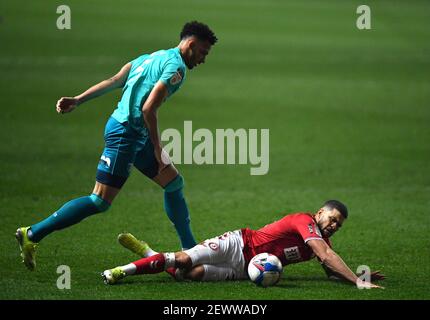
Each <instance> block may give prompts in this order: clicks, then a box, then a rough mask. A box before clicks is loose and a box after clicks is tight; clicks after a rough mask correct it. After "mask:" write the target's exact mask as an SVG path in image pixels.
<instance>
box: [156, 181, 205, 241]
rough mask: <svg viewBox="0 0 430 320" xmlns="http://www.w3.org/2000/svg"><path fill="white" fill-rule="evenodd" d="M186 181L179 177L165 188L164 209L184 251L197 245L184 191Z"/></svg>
mask: <svg viewBox="0 0 430 320" xmlns="http://www.w3.org/2000/svg"><path fill="white" fill-rule="evenodd" d="M183 187H184V179H183V178H182V176H181V175H178V176H177V177H176V178H175V179H173V180H172V181H171V182H170V183H169V184H168V185H167V186H166V187H165V188H164V209H165V210H166V213H167V216H168V217H169V219H170V221H172V223H173V225H174V227H175V229H176V233H177V234H178V236H179V239H180V240H181V245H182V248H183V249H189V248H192V247H194V246H195V245H196V244H197V243H196V240H195V239H194V236H193V233H192V232H191V228H190V214H189V212H188V207H187V204H186V202H185V198H184V195H183V193H182V189H183Z"/></svg>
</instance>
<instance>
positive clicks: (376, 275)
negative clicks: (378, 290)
mask: <svg viewBox="0 0 430 320" xmlns="http://www.w3.org/2000/svg"><path fill="white" fill-rule="evenodd" d="M370 277H371V278H370V279H371V281H378V280H384V279H385V278H386V277H385V275H384V274H382V273H381V271H379V270H377V271H374V272H372V273H371V274H370Z"/></svg>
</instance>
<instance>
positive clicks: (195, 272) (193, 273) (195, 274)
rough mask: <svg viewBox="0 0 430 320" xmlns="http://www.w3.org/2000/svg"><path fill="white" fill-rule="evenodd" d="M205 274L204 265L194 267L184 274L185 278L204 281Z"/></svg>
mask: <svg viewBox="0 0 430 320" xmlns="http://www.w3.org/2000/svg"><path fill="white" fill-rule="evenodd" d="M204 275H205V268H204V267H203V266H202V265H199V266H196V267H194V268H192V269H191V270H190V271H188V272H186V273H185V274H184V278H185V279H188V280H192V281H202V280H203V276H204Z"/></svg>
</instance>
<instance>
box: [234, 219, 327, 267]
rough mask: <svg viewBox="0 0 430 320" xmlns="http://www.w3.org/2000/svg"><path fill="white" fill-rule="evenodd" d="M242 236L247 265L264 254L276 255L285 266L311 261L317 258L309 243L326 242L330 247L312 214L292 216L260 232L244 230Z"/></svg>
mask: <svg viewBox="0 0 430 320" xmlns="http://www.w3.org/2000/svg"><path fill="white" fill-rule="evenodd" d="M242 237H243V242H244V248H243V254H244V256H245V261H246V264H247V265H248V263H249V261H250V260H251V259H252V257H254V256H255V255H256V254H259V253H263V252H267V253H271V254H273V255H275V256H277V257H278V258H279V260H281V262H282V265H284V266H285V265H287V264H290V263H297V262H302V261H306V260H310V259H312V258H313V257H314V256H315V255H314V253H313V251H312V249H311V248H310V247H309V246H308V245H307V244H306V242H307V241H309V240H312V239H320V240H324V241H325V242H326V243H327V244H328V245H329V246H331V243H330V240H329V239H328V238H323V237H322V235H321V231H320V230H319V228H318V226H317V224H316V221H315V220H314V218H313V215H312V214H310V213H295V214H290V215H287V216H285V217H283V218H282V219H280V220H278V221H275V222H273V223H271V224H268V225H266V226H264V227H263V228H261V229H259V230H251V229H248V228H245V229H242Z"/></svg>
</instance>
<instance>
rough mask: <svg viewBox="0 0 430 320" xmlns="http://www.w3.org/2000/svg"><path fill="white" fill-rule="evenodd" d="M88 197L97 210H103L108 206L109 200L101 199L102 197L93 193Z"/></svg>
mask: <svg viewBox="0 0 430 320" xmlns="http://www.w3.org/2000/svg"><path fill="white" fill-rule="evenodd" d="M90 199H91V201H92V202H93V204H94V206H95V207H96V208H97V210H98V212H105V211H107V210H108V209H109V208H110V204H109V202H107V201H105V200H103V198H101V197H99V196H98V195H96V194H95V193H93V194H91V195H90Z"/></svg>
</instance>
